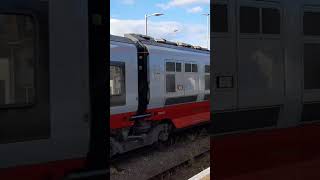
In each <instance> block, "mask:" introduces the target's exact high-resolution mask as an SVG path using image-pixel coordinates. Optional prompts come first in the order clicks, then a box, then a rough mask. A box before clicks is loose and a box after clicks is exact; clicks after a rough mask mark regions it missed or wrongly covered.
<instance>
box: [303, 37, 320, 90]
mask: <svg viewBox="0 0 320 180" xmlns="http://www.w3.org/2000/svg"><path fill="white" fill-rule="evenodd" d="M319 57H320V44H316V43H306V44H304V88H305V89H320V71H319V69H320V61H319Z"/></svg>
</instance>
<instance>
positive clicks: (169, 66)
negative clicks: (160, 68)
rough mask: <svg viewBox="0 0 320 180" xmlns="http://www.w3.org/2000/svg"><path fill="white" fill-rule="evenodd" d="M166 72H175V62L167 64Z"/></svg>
mask: <svg viewBox="0 0 320 180" xmlns="http://www.w3.org/2000/svg"><path fill="white" fill-rule="evenodd" d="M166 71H167V72H174V71H175V63H174V62H166Z"/></svg>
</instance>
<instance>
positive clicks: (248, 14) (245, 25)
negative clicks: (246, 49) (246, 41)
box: [240, 6, 260, 33]
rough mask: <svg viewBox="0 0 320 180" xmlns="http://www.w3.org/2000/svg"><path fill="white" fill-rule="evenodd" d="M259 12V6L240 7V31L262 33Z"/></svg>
mask: <svg viewBox="0 0 320 180" xmlns="http://www.w3.org/2000/svg"><path fill="white" fill-rule="evenodd" d="M259 14H260V12H259V8H255V7H244V6H242V7H240V33H260V15H259Z"/></svg>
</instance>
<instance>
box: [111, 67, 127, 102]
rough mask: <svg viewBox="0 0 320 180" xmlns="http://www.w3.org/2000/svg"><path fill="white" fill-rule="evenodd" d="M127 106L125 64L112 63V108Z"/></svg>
mask: <svg viewBox="0 0 320 180" xmlns="http://www.w3.org/2000/svg"><path fill="white" fill-rule="evenodd" d="M125 104H126V90H125V64H124V63H119V62H117V63H115V62H111V63H110V106H111V107H113V106H122V105H125Z"/></svg>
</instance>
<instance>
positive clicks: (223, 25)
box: [211, 4, 228, 32]
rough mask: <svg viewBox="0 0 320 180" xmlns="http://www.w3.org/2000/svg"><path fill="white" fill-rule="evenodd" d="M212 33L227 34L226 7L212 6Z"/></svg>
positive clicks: (220, 5)
mask: <svg viewBox="0 0 320 180" xmlns="http://www.w3.org/2000/svg"><path fill="white" fill-rule="evenodd" d="M211 17H212V19H213V21H212V22H213V23H212V29H213V32H228V7H227V5H222V4H214V5H213V8H212V16H211Z"/></svg>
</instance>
